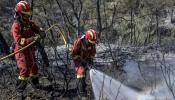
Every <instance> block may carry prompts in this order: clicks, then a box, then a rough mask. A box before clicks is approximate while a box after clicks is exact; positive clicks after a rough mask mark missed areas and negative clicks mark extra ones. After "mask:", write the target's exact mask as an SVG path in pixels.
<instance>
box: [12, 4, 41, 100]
mask: <svg viewBox="0 0 175 100" xmlns="http://www.w3.org/2000/svg"><path fill="white" fill-rule="evenodd" d="M31 15H32V12H31V11H30V5H29V3H28V2H26V1H20V2H19V3H17V4H16V7H15V15H14V22H13V24H12V27H11V35H12V37H13V39H14V43H15V46H14V52H15V51H17V50H19V49H21V48H23V47H24V46H26V45H28V44H30V43H31V42H32V41H34V40H36V41H37V40H38V38H40V37H41V36H40V35H39V34H36V33H39V32H40V28H39V27H38V26H36V25H35V23H34V22H32V21H31V20H30V19H29V18H30V16H31ZM15 59H16V62H17V66H18V69H19V76H18V80H17V83H16V90H17V96H18V98H19V100H23V99H24V95H23V91H24V89H25V88H26V85H27V80H28V79H29V78H30V79H31V83H32V87H33V88H38V87H39V80H38V67H37V65H36V62H35V48H34V45H32V46H31V47H29V48H27V49H25V50H23V51H21V52H19V53H17V54H15Z"/></svg>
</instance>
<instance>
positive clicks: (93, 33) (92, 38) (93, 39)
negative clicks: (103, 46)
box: [85, 29, 96, 44]
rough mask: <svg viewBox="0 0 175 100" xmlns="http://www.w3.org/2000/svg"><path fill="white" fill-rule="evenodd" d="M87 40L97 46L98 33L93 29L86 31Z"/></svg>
mask: <svg viewBox="0 0 175 100" xmlns="http://www.w3.org/2000/svg"><path fill="white" fill-rule="evenodd" d="M85 39H86V40H88V42H89V43H92V44H95V43H96V31H95V30H93V29H90V30H88V31H86V32H85Z"/></svg>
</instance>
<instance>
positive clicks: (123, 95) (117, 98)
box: [89, 69, 154, 100]
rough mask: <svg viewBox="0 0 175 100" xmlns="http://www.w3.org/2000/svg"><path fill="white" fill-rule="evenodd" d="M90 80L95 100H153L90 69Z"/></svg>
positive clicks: (151, 97)
mask: <svg viewBox="0 0 175 100" xmlns="http://www.w3.org/2000/svg"><path fill="white" fill-rule="evenodd" d="M89 73H90V79H91V83H92V88H93V92H94V96H95V100H154V98H153V96H150V95H143V94H141V93H139V92H137V91H135V90H133V89H131V88H129V87H127V86H125V85H124V84H122V83H121V82H119V81H117V80H115V79H113V78H112V77H110V76H108V75H106V74H104V73H103V72H100V71H98V70H96V69H90V71H89Z"/></svg>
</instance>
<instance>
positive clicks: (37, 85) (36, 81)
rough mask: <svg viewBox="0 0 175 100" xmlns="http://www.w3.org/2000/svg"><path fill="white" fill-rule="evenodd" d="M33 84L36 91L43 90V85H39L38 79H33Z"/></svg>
mask: <svg viewBox="0 0 175 100" xmlns="http://www.w3.org/2000/svg"><path fill="white" fill-rule="evenodd" d="M31 84H32V87H33V88H34V89H41V85H40V84H39V78H38V77H31Z"/></svg>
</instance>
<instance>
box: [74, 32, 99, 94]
mask: <svg viewBox="0 0 175 100" xmlns="http://www.w3.org/2000/svg"><path fill="white" fill-rule="evenodd" d="M95 44H96V31H95V30H93V29H89V30H87V31H86V32H85V34H84V35H82V36H80V37H78V38H77V39H76V40H75V41H74V43H73V47H72V52H71V55H72V59H73V62H74V65H75V71H76V78H77V86H78V93H79V96H81V97H84V96H86V71H87V69H88V68H87V67H88V66H89V65H92V64H93V58H94V57H95V54H96V45H95Z"/></svg>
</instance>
